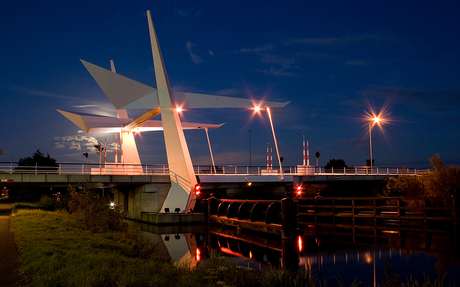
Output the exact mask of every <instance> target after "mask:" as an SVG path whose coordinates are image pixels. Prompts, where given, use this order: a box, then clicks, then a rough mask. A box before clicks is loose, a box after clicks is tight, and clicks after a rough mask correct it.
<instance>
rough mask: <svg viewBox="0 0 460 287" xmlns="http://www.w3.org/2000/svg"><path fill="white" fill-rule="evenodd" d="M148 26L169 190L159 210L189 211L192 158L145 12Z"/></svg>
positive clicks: (192, 202)
mask: <svg viewBox="0 0 460 287" xmlns="http://www.w3.org/2000/svg"><path fill="white" fill-rule="evenodd" d="M147 20H148V24H149V33H150V44H151V46H152V56H153V66H154V69H155V78H156V82H157V91H158V103H159V105H160V110H161V121H162V123H163V133H164V138H165V145H166V156H167V158H168V165H169V176H170V179H171V189H170V190H169V193H168V195H167V196H166V199H165V202H164V203H163V206H162V208H161V211H164V209H165V208H169V209H170V210H175V209H176V208H180V211H181V212H185V211H190V210H191V209H193V208H194V207H195V193H194V192H192V191H193V190H194V189H195V185H196V184H197V180H196V176H195V171H194V169H193V164H192V159H191V157H190V152H189V150H188V146H187V142H186V140H185V136H184V131H183V129H182V123H181V121H180V119H179V114H178V112H177V110H176V106H175V102H174V101H173V99H172V92H171V85H170V84H169V79H168V75H167V73H166V68H165V64H164V61H163V56H162V55H161V50H160V45H159V44H158V39H157V34H156V32H155V28H154V26H153V22H152V17H151V15H150V11H147Z"/></svg>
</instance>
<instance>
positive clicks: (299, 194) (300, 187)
mask: <svg viewBox="0 0 460 287" xmlns="http://www.w3.org/2000/svg"><path fill="white" fill-rule="evenodd" d="M296 194H297V196H301V195H302V186H301V185H299V186H297V192H296Z"/></svg>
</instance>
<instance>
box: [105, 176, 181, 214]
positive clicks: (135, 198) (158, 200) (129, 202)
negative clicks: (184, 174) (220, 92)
mask: <svg viewBox="0 0 460 287" xmlns="http://www.w3.org/2000/svg"><path fill="white" fill-rule="evenodd" d="M170 187H171V184H170V183H149V184H143V185H137V186H131V185H121V186H116V187H114V188H113V193H114V202H115V205H116V206H118V207H119V208H120V210H121V211H122V212H124V213H126V214H128V215H129V217H130V218H131V219H135V220H142V213H146V212H147V213H152V212H160V211H161V210H160V208H161V206H162V205H163V203H164V201H165V199H166V196H167V194H168V191H169V188H170ZM172 212H174V211H172Z"/></svg>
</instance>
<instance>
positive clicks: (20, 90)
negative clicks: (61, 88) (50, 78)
mask: <svg viewBox="0 0 460 287" xmlns="http://www.w3.org/2000/svg"><path fill="white" fill-rule="evenodd" d="M12 90H13V91H15V92H18V93H21V94H25V95H30V96H40V97H48V98H59V99H68V100H76V99H77V98H76V97H71V96H66V95H59V94H52V93H49V92H46V91H37V90H33V89H31V88H27V87H18V86H16V87H13V88H12Z"/></svg>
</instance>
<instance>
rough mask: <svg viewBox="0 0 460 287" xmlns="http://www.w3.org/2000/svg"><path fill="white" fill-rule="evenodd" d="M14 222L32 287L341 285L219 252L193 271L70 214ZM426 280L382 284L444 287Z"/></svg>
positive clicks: (39, 214)
mask: <svg viewBox="0 0 460 287" xmlns="http://www.w3.org/2000/svg"><path fill="white" fill-rule="evenodd" d="M11 224H12V228H13V230H14V233H15V237H16V239H17V242H18V247H19V249H20V253H21V256H22V263H23V271H24V274H25V276H26V277H27V278H28V283H29V285H30V286H184V287H187V286H280V287H281V286H286V287H288V286H289V287H290V286H327V285H329V286H343V284H342V283H341V282H340V281H334V282H325V281H323V280H321V281H318V280H315V279H314V278H312V277H311V276H310V275H309V273H308V271H299V272H297V273H292V272H289V271H286V270H273V269H269V270H262V271H256V270H254V269H252V268H246V267H242V266H235V265H233V264H231V263H230V262H229V261H228V259H227V258H225V257H221V256H218V255H217V254H213V255H212V256H211V258H210V259H209V260H207V261H206V262H205V263H201V262H200V263H199V264H198V265H197V266H196V267H195V268H194V269H193V270H190V269H189V268H188V267H185V266H184V267H181V266H176V265H174V264H173V263H172V262H170V261H169V260H167V259H165V258H164V257H161V256H160V255H159V253H157V252H156V251H155V247H154V246H152V245H151V244H150V243H148V242H147V241H145V240H141V239H137V238H134V237H132V235H130V234H129V233H127V232H99V233H98V232H94V231H90V230H89V229H88V226H86V225H85V224H84V221H82V220H81V219H80V218H79V217H77V216H75V215H71V214H69V213H67V212H61V211H56V212H50V211H42V210H19V211H18V213H17V214H16V215H15V216H12V217H11ZM358 279H359V278H358ZM424 281H425V282H418V281H415V280H412V279H410V280H409V279H408V280H407V282H405V283H400V282H399V280H395V279H394V277H393V276H391V275H390V276H388V279H387V282H386V283H383V282H382V283H383V284H382V285H381V286H392V287H396V286H427V287H428V286H444V284H443V282H442V280H440V279H438V280H434V281H430V279H429V278H425V280H424ZM355 282H359V280H357V281H355ZM356 285H357V284H352V286H356Z"/></svg>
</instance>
